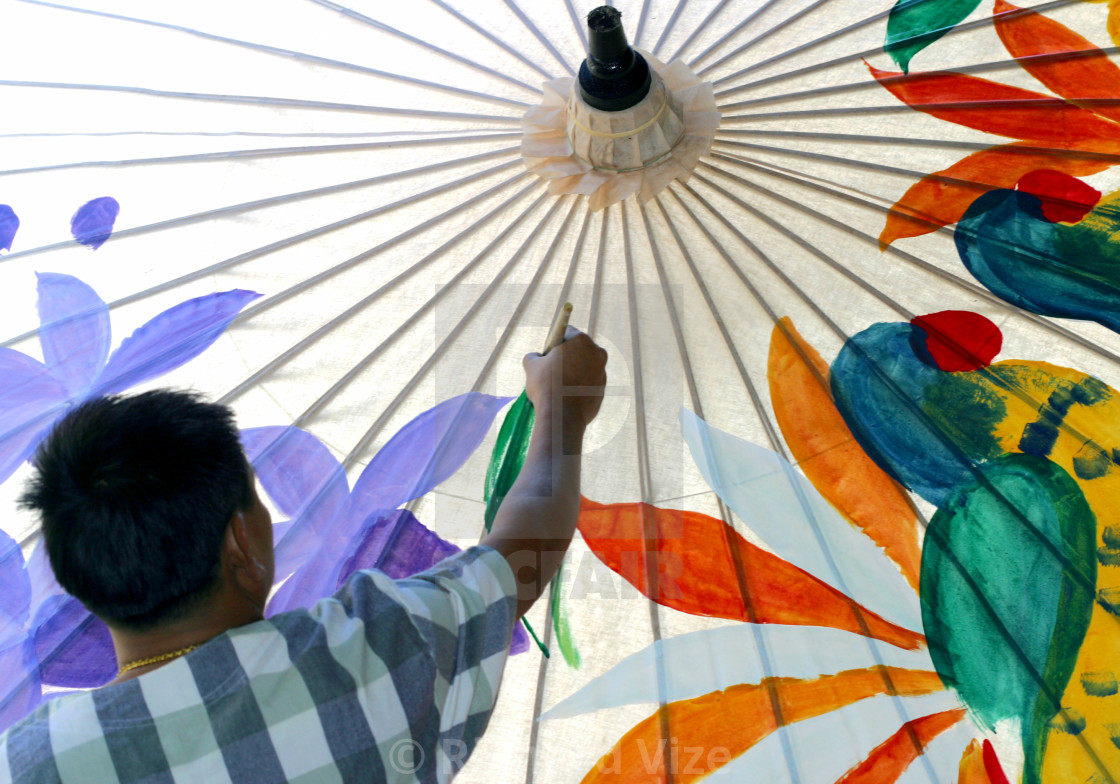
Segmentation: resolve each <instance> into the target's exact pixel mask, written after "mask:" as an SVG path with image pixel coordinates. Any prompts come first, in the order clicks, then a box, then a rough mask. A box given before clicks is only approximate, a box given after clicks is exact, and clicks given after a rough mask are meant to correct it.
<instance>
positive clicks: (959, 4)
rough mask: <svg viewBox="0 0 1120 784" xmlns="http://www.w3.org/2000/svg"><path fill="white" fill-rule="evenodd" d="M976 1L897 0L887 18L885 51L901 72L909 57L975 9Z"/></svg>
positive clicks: (908, 68) (908, 67)
mask: <svg viewBox="0 0 1120 784" xmlns="http://www.w3.org/2000/svg"><path fill="white" fill-rule="evenodd" d="M978 5H980V0H898V2H896V3H895V4H894V8H892V9H891V15H890V19H888V20H887V42H886V47H885V48H886V50H887V54H889V55H890V56H891V59H892V60H894V61H895V62H896V63H897V64H898V67H899V68H901V69H902V70H903V72H904V73H909V72H910V60H912V59H913V57H914V55H916V54H917V53H918V52H920V51H922V50H923V49H925V48H926V47H927V46H929V45H930V44H932V43H933V42H934V41H936V40H937V39H938V38H940V37H941V36H943V35H945V33H947V32H949V31H950V30H952V29H953V28H954V27H956V26H957V25H958V24H960V22H961V20H963V19H964V18H965V17H966V16H968V15H969V14H971V13H972V12H973V11H974V10H976V6H978Z"/></svg>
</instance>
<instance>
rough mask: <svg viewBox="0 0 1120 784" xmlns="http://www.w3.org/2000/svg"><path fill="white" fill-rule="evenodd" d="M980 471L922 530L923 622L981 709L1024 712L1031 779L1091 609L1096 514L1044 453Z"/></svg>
mask: <svg viewBox="0 0 1120 784" xmlns="http://www.w3.org/2000/svg"><path fill="white" fill-rule="evenodd" d="M979 470H980V476H979V477H978V479H977V482H976V483H975V484H973V485H972V486H971V487H966V488H962V489H961V490H959V491H958V492H957V493H955V494H954V495H952V496H951V497H950V498H949V499H948V500H947V502H946V503H945V505H944V506H943V507H942V508H941V509H940V510H939V511H938V512H937V514H935V515H934V517H933V520H932V521H931V522H930V525H929V528H928V529H927V531H926V539H925V546H924V548H923V551H922V573H921V597H922V620H923V623H924V626H925V632H926V638H927V640H928V643H929V651H930V656H931V657H932V658H933V662H934V665H935V667H936V668H937V672H938V673H939V674H940V675H941V678H942V680H943V681H945V683H946V685H948V686H951V687H953V688H955V689H956V690H957V691H958V692H959V693H960V695H961V697H962V698H963V699H964V701H965V702H966V703H967V704H968V706H969V708H970V709H971V710H972V711H973V712H974V715H975V716H976V718H977V719H978V720H979V721H980V722H981V723H984V724H986V725H988V726H989V727H992V726H994V725H995V724H996V722H998V721H1000V720H1001V719H1008V718H1015V719H1018V720H1019V721H1020V722H1021V725H1020V726H1021V727H1022V735H1023V748H1024V750H1025V752H1026V761H1025V762H1026V765H1025V768H1024V775H1023V781H1024V782H1025V784H1031V782H1037V781H1038V780H1039V775H1040V773H1041V765H1042V759H1043V755H1044V753H1045V750H1046V737H1047V733H1048V732H1049V729H1048V725H1049V724H1050V723H1051V722H1052V721H1053V720H1054V718H1055V716H1056V715H1057V713H1058V708H1059V705H1058V704H1057V701H1058V700H1060V697H1061V695H1062V693H1063V692H1064V691H1065V687H1066V684H1067V683H1068V682H1069V679H1070V676H1071V675H1072V673H1073V669H1074V665H1075V663H1076V661H1077V656H1078V652H1079V649H1080V647H1081V643H1082V641H1083V640H1084V638H1085V633H1086V630H1087V629H1088V627H1089V620H1090V617H1091V615H1092V611H1093V602H1094V592H1093V590H1092V586H1093V585H1095V582H1096V555H1097V554H1096V517H1095V515H1094V514H1093V511H1092V510H1091V509H1090V508H1089V505H1088V503H1087V502H1086V500H1085V497H1084V495H1083V494H1082V492H1081V489H1080V488H1079V487H1078V486H1077V484H1076V482H1074V480H1073V479H1072V478H1071V477H1070V475H1069V474H1068V473H1066V472H1065V470H1064V469H1062V468H1061V467H1060V466H1058V465H1057V464H1055V463H1053V462H1051V461H1050V460H1048V459H1046V458H1041V457H1035V456H1032V455H1024V454H1009V455H1004V456H1002V457H999V458H997V459H995V460H992V461H990V462H988V463H985V464H983V465H981V466H980V469H979Z"/></svg>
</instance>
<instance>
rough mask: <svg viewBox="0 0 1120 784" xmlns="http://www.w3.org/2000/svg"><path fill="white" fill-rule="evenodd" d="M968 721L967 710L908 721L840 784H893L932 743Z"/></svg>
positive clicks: (839, 782) (840, 781)
mask: <svg viewBox="0 0 1120 784" xmlns="http://www.w3.org/2000/svg"><path fill="white" fill-rule="evenodd" d="M963 718H964V708H957V709H956V710H948V711H944V712H943V713H934V714H932V715H930V716H923V717H922V718H920V719H914V720H913V721H908V722H906V723H905V724H903V725H902V727H900V728H899V730H898V732H896V733H895V734H894V735H891V736H890V737H889V738H887V739H886V740H885V741H883V742H882V743H881V744H879V745H878V746H876V747H875V749H874V750H873V751H872V752H871V753H870V754H869V755H867V759H865V760H864V761H863V762H861V763H860V764H858V765H856V766H855V767H854V768H852V769H851V770H849V771H848V772H847V773H845V774H844V777H843V778H841V779H840V780H839V781H838V782H836V784H893V783H894V782H895V781H898V777H899V776H901V775H902V774H903V772H904V771H905V770H906V768H908V767H909V766H910V763H911V762H913V761H914V760H916V759H917V758H918V757H919V756H921V755H922V754H924V753H925V750H926V748H925V747H926V746H927V745H929V742H930V741H931V740H933V739H934V738H936V737H937V736H938V735H940V734H941V733H942V732H944V731H945V730H947V729H949V728H950V727H952V726H953V725H955V724H956V723H957V722H959V721H960V720H961V719H963Z"/></svg>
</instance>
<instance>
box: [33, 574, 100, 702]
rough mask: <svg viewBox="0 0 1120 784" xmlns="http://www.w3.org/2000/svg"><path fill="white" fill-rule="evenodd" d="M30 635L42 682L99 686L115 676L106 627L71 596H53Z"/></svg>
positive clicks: (79, 687) (36, 617)
mask: <svg viewBox="0 0 1120 784" xmlns="http://www.w3.org/2000/svg"><path fill="white" fill-rule="evenodd" d="M33 627H34V628H33V631H32V635H33V637H34V640H35V654H36V656H37V657H38V659H39V662H40V664H39V672H40V674H41V677H42V681H43V683H49V684H51V685H52V686H65V687H69V688H75V689H88V688H95V687H97V686H102V685H104V684H106V683H108V682H109V681H111V680H113V678H114V677H115V676H116V674H117V655H116V653H115V652H114V650H113V638H112V637H111V636H110V634H109V628H108V627H107V626H106V625H105V624H104V623H103V622H102V621H101V620H100V619H98V618H96V617H95V616H93V615H92V614H91V613H90V612H89V610H87V609H86V608H85V607H83V606H82V603H81V602H79V601H78V600H77V599H75V598H74V597H72V596H52V597H51V598H50V599H48V600H47V601H46V602H45V603H44V604H43V606H42V607H41V608H39V612H38V613H36V614H35V623H34V624H33Z"/></svg>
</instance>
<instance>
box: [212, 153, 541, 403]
mask: <svg viewBox="0 0 1120 784" xmlns="http://www.w3.org/2000/svg"><path fill="white" fill-rule="evenodd" d="M524 177H525V174H523V173H522V174H518V175H516V176H514V177H511V178H510V179H508V180H505V181H504V182H500V183H498V184H497V185H494V186H493V187H491V188H488V189H487V190H485V191H483V192H482V193H479V194H477V195H475V196H472V197H471V198H470V199H468V200H466V201H464V202H462V203H460V204H457V205H456V206H455V207H453V208H452V209H450V210H448V211H447V212H445V213H442V214H440V215H437V216H436V217H434V218H431V219H429V220H427V221H425V222H424V223H421V224H419V225H418V226H414V227H412V228H411V229H408V230H406V231H403V232H401V233H400V234H398V235H396V236H395V237H392V238H390V239H388V240H386V241H385V242H383V243H381V244H379V245H377V246H375V247H373V248H370V249H369V250H367V251H365V252H364V253H362V254H360V255H358V256H354V257H352V258H350V259H348V260H347V261H346V262H344V264H346V265H348V266H349V265H351V264H355V263H358V262H360V261H362V260H364V259H367V258H370V257H372V256H373V255H375V254H377V253H380V252H381V251H383V250H385V249H387V248H389V247H392V246H393V245H395V244H397V243H398V242H402V241H404V240H406V239H408V238H409V237H412V236H414V235H416V234H417V233H420V232H423V231H425V230H426V229H428V228H431V227H432V226H434V225H436V224H437V223H439V222H441V221H443V220H446V219H447V218H450V217H451V216H452V215H454V214H456V213H458V212H460V211H462V210H464V209H466V208H468V207H470V206H473V205H474V204H477V203H478V202H480V201H482V200H483V199H486V198H488V197H490V196H492V195H493V194H495V193H497V192H498V191H499V190H502V189H504V188H507V187H509V186H511V185H513V184H514V183H515V182H517V180H519V179H523V178H524ZM535 185H536V183H530V184H528V185H526V186H525V187H524V188H522V189H521V190H520V191H518V192H517V193H515V194H514V195H513V196H510V197H509V198H508V199H506V200H505V201H504V202H502V203H501V204H499V205H498V206H497V207H494V208H493V209H491V210H490V211H489V212H488V213H486V214H485V215H483V216H482V217H481V218H479V219H478V220H477V221H475V222H473V223H472V224H471V225H470V226H469V227H467V228H466V229H463V230H462V231H460V232H459V233H458V234H456V235H455V236H454V237H452V238H451V239H449V240H447V241H446V242H444V243H443V244H442V245H440V246H439V247H438V248H436V249H435V250H433V251H432V252H430V253H428V254H427V255H426V256H424V257H423V258H421V259H420V260H418V261H416V262H414V263H413V264H412V265H410V266H409V267H408V268H406V269H405V270H403V271H402V272H400V273H399V274H398V275H396V276H395V277H394V278H393V279H392V280H390V281H388V282H387V283H385V284H383V285H382V286H380V287H379V288H378V289H377V290H375V291H374V292H372V293H371V294H368V295H366V296H365V297H363V298H362V299H361V300H359V301H358V302H356V303H355V304H353V305H351V306H350V307H349V308H347V309H346V310H344V311H343V312H342V313H339V314H338V315H337V316H335V317H334V318H332V319H331V320H330V321H328V322H327V323H325V324H323V325H322V326H320V327H318V328H317V329H316V330H315V331H314V332H312V333H311V334H309V335H307V336H305V337H304V338H302V339H301V340H299V341H298V342H297V343H295V344H293V345H292V346H289V347H288V348H287V349H286V350H285V351H284V352H283V353H281V354H279V355H278V356H276V357H274V358H273V359H271V360H270V361H269V362H268V363H267V364H265V365H264V366H262V367H261V368H259V369H258V370H256V371H254V372H253V374H252V375H250V376H249V377H248V378H246V379H245V380H244V381H242V382H241V383H239V384H238V385H237V386H236V387H234V388H233V389H231V390H229V391H228V392H226V393H225V394H224V395H223V396H222V397H221V398H220V400H219V402H220V403H224V404H229V403H231V402H232V401H233V400H235V399H236V398H238V397H240V396H241V395H242V394H244V393H245V392H247V391H248V390H249V389H250V388H252V387H253V386H254V385H256V384H257V383H259V382H260V381H261V380H262V379H264V378H267V377H268V376H269V375H271V374H272V373H273V372H275V371H276V370H277V369H278V368H280V367H282V366H283V365H284V364H286V363H287V362H288V360H290V359H291V358H292V357H294V356H296V355H297V354H299V353H301V352H303V351H304V350H305V349H306V348H308V347H309V346H311V345H312V344H313V343H315V342H317V341H318V340H319V339H320V338H322V337H324V336H326V335H327V333H328V332H330V331H331V330H333V329H334V328H335V327H337V326H338V325H340V324H342V323H343V322H345V321H347V320H348V319H350V318H351V317H352V316H354V315H355V314H357V313H359V312H361V311H362V310H364V309H365V308H367V307H369V306H370V305H372V304H373V303H374V302H376V301H377V300H378V299H379V298H380V297H381V296H382V295H383V294H386V293H388V292H389V291H391V290H392V289H394V288H396V287H397V286H398V285H399V284H401V283H402V282H404V281H405V280H407V279H408V278H410V277H412V276H413V275H414V274H416V273H417V272H419V271H421V270H422V269H423V268H424V267H427V266H428V265H429V264H430V263H431V262H433V261H435V259H437V258H439V257H440V256H442V255H443V254H444V253H446V252H447V251H448V250H449V249H450V248H452V247H454V246H455V245H457V244H458V243H459V242H461V241H462V240H463V239H464V238H466V237H467V236H469V235H470V234H472V233H473V232H475V231H476V230H477V229H478V228H480V227H481V226H485V225H486V224H487V223H489V222H490V221H491V220H493V219H494V218H495V217H497V216H498V215H500V214H501V213H502V211H503V210H506V209H508V208H509V207H510V206H511V205H512V204H513V203H514V202H515V201H517V200H518V199H521V198H522V197H523V196H525V194H527V193H528V192H529V191H530V190H531V189H533V187H534V186H535Z"/></svg>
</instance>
